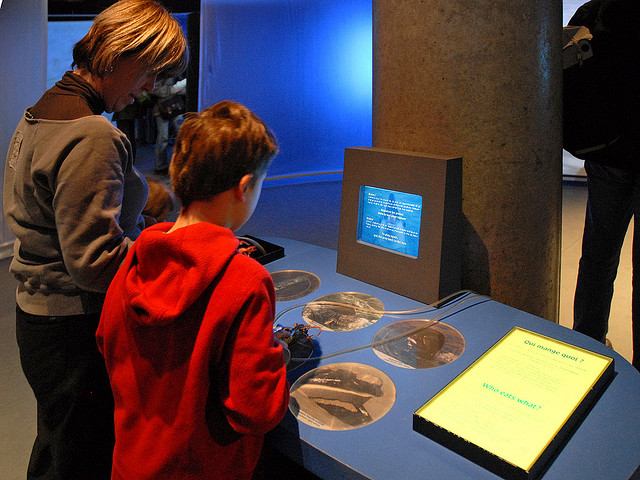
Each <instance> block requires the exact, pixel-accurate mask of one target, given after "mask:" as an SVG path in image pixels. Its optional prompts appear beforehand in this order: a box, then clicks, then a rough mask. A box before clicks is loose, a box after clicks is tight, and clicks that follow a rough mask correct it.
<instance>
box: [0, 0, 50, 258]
mask: <svg viewBox="0 0 640 480" xmlns="http://www.w3.org/2000/svg"><path fill="white" fill-rule="evenodd" d="M0 32H2V41H1V42H0V58H1V59H2V69H1V70H0V85H1V87H0V88H2V94H1V95H0V99H1V101H0V152H3V153H2V159H3V163H4V155H5V153H4V152H6V151H7V149H8V147H9V142H10V140H11V134H12V133H13V129H14V127H15V125H16V124H17V123H18V120H19V118H20V115H21V114H22V112H23V111H24V107H25V106H26V105H28V104H30V103H33V102H35V101H36V100H37V99H38V98H39V97H40V95H41V94H42V92H43V91H44V87H45V81H46V67H47V61H46V54H47V2H46V1H45V0H20V1H9V2H7V1H5V2H2V8H0ZM0 188H2V187H1V186H0ZM0 234H1V237H0V258H1V257H5V256H7V255H11V251H12V243H13V235H12V234H11V232H10V231H9V229H8V227H7V225H6V223H5V220H4V216H2V228H1V229H0Z"/></svg>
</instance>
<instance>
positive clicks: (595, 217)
mask: <svg viewBox="0 0 640 480" xmlns="http://www.w3.org/2000/svg"><path fill="white" fill-rule="evenodd" d="M585 168H586V170H587V181H588V189H589V194H588V200H587V213H586V218H585V226H584V235H583V237H582V257H581V258H580V267H579V270H578V282H577V287H576V294H575V298H574V318H573V320H574V322H573V328H574V329H575V330H577V331H578V332H581V333H584V334H586V335H589V336H590V337H592V338H595V339H596V340H599V341H601V342H604V340H605V336H606V334H607V325H608V321H609V311H610V309H611V298H612V296H613V282H614V280H615V278H616V274H617V270H618V263H619V260H620V250H621V249H622V243H623V242H624V237H625V234H626V232H627V228H628V226H629V222H630V220H631V215H632V198H633V172H632V171H630V170H621V169H617V168H611V167H605V166H602V165H600V164H597V163H594V162H588V161H587V162H585Z"/></svg>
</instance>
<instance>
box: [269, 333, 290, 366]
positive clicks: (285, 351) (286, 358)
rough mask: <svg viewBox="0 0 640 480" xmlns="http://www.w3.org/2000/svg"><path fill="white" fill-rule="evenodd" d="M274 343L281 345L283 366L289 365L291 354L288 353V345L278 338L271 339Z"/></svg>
mask: <svg viewBox="0 0 640 480" xmlns="http://www.w3.org/2000/svg"><path fill="white" fill-rule="evenodd" d="M273 339H274V340H275V341H276V343H279V344H280V345H282V354H283V356H284V364H285V365H289V361H290V360H291V352H290V351H289V345H287V343H286V342H285V341H284V340H280V339H279V338H276V337H273Z"/></svg>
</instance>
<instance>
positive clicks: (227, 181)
mask: <svg viewBox="0 0 640 480" xmlns="http://www.w3.org/2000/svg"><path fill="white" fill-rule="evenodd" d="M276 151H277V145H276V141H275V138H274V137H273V135H272V134H271V132H270V131H269V129H268V128H267V127H266V125H265V124H264V123H263V122H262V121H261V120H260V119H259V118H257V117H256V116H255V115H254V114H253V113H252V112H251V111H249V110H248V109H247V108H246V107H244V106H242V105H239V104H237V103H234V102H230V101H224V102H220V103H218V104H216V105H214V106H212V107H209V108H207V109H206V110H204V111H203V112H202V113H199V114H192V115H191V116H189V117H188V118H187V119H186V120H185V122H184V124H183V125H182V127H181V129H180V132H179V135H178V138H177V140H176V145H175V149H174V156H173V159H172V162H171V167H170V174H171V181H172V185H173V189H174V191H175V193H176V195H177V197H178V198H179V199H180V201H181V204H182V209H181V212H180V215H179V217H178V219H177V220H176V222H175V223H161V224H157V225H154V226H153V227H150V228H148V229H146V230H144V231H143V232H142V234H141V235H140V237H139V238H138V240H136V242H135V244H134V245H133V248H132V249H131V251H130V252H129V254H128V256H127V258H126V260H125V261H124V263H123V264H122V266H121V268H120V270H119V271H118V273H117V275H116V277H115V278H114V280H113V282H112V283H111V286H110V287H109V290H108V292H107V297H106V301H105V304H104V309H103V311H102V317H101V320H100V325H99V327H98V332H97V340H98V347H99V349H100V351H101V352H102V354H103V356H104V358H105V362H106V366H107V370H108V373H109V378H110V381H111V387H112V389H113V394H114V400H115V432H116V445H115V450H114V455H113V474H112V478H113V479H118V480H131V479H136V480H145V479H153V480H162V479H171V480H181V479H198V480H201V479H214V478H215V479H244V478H251V475H252V473H253V470H254V469H255V466H256V463H257V461H258V457H259V454H260V450H261V447H262V439H263V435H264V434H265V433H266V432H267V431H269V430H271V429H273V428H274V427H275V426H276V425H277V424H278V423H279V422H280V420H281V419H282V417H283V416H284V414H285V413H286V409H287V405H288V400H289V391H288V385H287V380H286V369H285V365H284V361H283V351H282V347H281V346H280V345H279V344H278V343H276V342H275V341H274V339H273V333H272V323H273V317H274V311H275V294H274V289H273V284H272V281H271V277H270V275H269V273H268V272H267V271H266V270H265V269H264V267H262V266H261V265H260V264H259V263H258V262H256V261H255V260H253V259H251V258H249V257H247V256H244V255H241V254H238V251H237V249H238V240H237V239H236V237H235V236H234V234H233V231H234V230H236V229H238V228H240V227H241V226H242V225H243V224H244V223H245V222H246V221H247V220H248V219H249V217H250V216H251V214H252V213H253V210H254V208H255V205H256V203H257V201H258V198H259V196H260V191H261V188H262V181H263V180H264V177H265V175H266V171H267V168H268V166H269V163H270V161H271V159H272V158H273V156H274V155H275V154H276Z"/></svg>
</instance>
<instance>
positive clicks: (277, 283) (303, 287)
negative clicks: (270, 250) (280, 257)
mask: <svg viewBox="0 0 640 480" xmlns="http://www.w3.org/2000/svg"><path fill="white" fill-rule="evenodd" d="M271 278H273V286H274V287H275V289H276V300H278V301H285V300H295V299H297V298H302V297H304V296H305V295H309V294H310V293H311V292H313V291H315V290H316V289H317V288H318V287H319V286H320V279H319V278H318V276H317V275H315V274H313V273H311V272H306V271H304V270H280V271H277V272H273V273H272V274H271Z"/></svg>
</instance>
